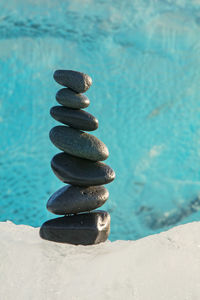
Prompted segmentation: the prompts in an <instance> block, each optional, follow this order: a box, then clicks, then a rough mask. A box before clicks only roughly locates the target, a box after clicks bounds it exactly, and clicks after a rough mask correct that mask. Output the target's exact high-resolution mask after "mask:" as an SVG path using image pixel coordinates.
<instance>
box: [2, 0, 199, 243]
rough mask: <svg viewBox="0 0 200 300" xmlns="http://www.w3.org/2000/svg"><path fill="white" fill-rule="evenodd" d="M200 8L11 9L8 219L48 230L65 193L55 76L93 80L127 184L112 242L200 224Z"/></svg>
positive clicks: (159, 0) (111, 4)
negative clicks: (53, 138) (55, 160)
mask: <svg viewBox="0 0 200 300" xmlns="http://www.w3.org/2000/svg"><path fill="white" fill-rule="evenodd" d="M199 36H200V1H199V0H191V1H186V0H181V1H179V0H175V1H171V0H168V1H167V0H154V1H153V0H152V1H145V0H138V1H136V0H134V1H130V0H123V1H116V0H115V1H114V0H113V1H111V0H110V1H104V0H101V1H97V0H96V1H94V0H84V1H82V0H74V1H60V2H59V1H53V0H46V1H41V0H34V1H33V0H27V1H25V0H15V1H14V0H7V1H5V0H1V2H0V69H1V80H0V86H1V88H0V91H1V92H0V132H1V134H0V145H1V147H0V165H1V169H0V178H1V180H0V187H1V189H0V190H1V198H0V220H1V221H4V220H7V219H9V220H12V221H14V222H15V223H17V224H20V223H23V224H29V225H33V226H40V225H41V223H42V222H43V221H45V220H46V219H48V218H50V217H54V216H53V215H51V214H50V213H48V212H47V210H46V208H45V205H46V202H47V200H48V198H49V196H50V195H51V194H52V193H53V192H55V191H56V190H57V189H58V188H60V187H61V186H63V184H62V183H61V182H59V180H58V179H57V178H56V177H55V176H54V175H53V173H52V172H51V169H50V160H51V157H52V156H53V155H54V154H55V153H57V152H58V151H57V150H56V148H55V147H54V146H53V145H51V143H50V141H49V138H48V132H49V130H50V128H51V127H52V126H54V125H56V121H54V120H53V119H51V118H50V116H49V109H50V107H51V106H53V105H56V101H55V93H56V91H57V90H58V89H59V86H58V85H57V84H56V83H55V82H53V79H52V74H53V72H54V70H55V69H60V68H61V69H74V70H79V71H83V72H85V73H88V74H90V75H91V76H92V78H93V86H92V87H91V89H90V90H89V91H88V92H87V95H88V97H89V98H90V100H91V105H90V106H89V108H88V109H87V111H89V112H90V113H92V114H94V115H95V116H96V117H97V118H98V119H99V123H100V126H99V129H98V130H97V131H95V133H94V134H95V135H96V136H98V137H99V138H100V139H102V140H103V142H104V143H106V144H107V146H108V148H109V150H110V158H109V159H108V160H107V163H108V164H110V165H111V166H112V167H113V169H115V171H116V174H117V177H116V180H115V181H114V182H113V183H112V184H110V185H108V188H109V191H110V199H109V200H108V202H107V204H105V205H104V208H105V209H107V210H108V211H109V212H110V213H111V218H112V227H111V228H112V231H111V235H110V237H111V240H115V239H136V238H140V237H143V236H146V235H148V234H152V233H156V232H160V231H162V230H166V229H168V228H170V227H172V226H174V225H176V224H180V223H186V222H189V221H193V220H199V218H200V212H199V210H200V105H199V103H200V39H199Z"/></svg>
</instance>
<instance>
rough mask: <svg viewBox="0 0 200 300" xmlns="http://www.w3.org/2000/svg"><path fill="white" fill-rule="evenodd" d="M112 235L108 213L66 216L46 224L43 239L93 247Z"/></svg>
mask: <svg viewBox="0 0 200 300" xmlns="http://www.w3.org/2000/svg"><path fill="white" fill-rule="evenodd" d="M109 233H110V215H109V214H108V213H107V212H106V211H94V212H91V213H84V214H78V215H75V216H65V217H61V218H56V219H52V220H49V221H47V222H45V223H44V224H43V225H42V226H41V228H40V236H41V238H43V239H45V240H49V241H53V242H58V243H68V244H74V245H93V244H99V243H101V242H105V241H106V240H107V238H108V235H109Z"/></svg>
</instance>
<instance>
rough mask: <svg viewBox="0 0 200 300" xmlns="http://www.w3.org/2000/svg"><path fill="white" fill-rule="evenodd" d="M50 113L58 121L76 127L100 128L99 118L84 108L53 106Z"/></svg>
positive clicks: (90, 129) (85, 128)
mask: <svg viewBox="0 0 200 300" xmlns="http://www.w3.org/2000/svg"><path fill="white" fill-rule="evenodd" d="M50 114H51V116H52V117H53V118H54V119H55V120H57V121H58V122H61V123H63V124H65V125H68V126H71V127H73V128H76V129H81V130H86V131H93V130H96V129H97V128H98V120H97V119H96V118H95V117H94V116H93V115H91V114H89V113H88V112H86V111H84V110H80V109H72V108H67V107H63V106H53V107H52V108H51V110H50Z"/></svg>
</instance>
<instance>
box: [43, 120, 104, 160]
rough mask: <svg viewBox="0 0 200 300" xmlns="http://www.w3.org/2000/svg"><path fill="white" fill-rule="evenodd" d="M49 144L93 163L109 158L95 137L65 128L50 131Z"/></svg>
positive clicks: (102, 145)
mask: <svg viewBox="0 0 200 300" xmlns="http://www.w3.org/2000/svg"><path fill="white" fill-rule="evenodd" d="M49 138H50V140H51V142H52V143H53V144H54V145H55V146H56V147H57V148H59V149H60V150H62V151H64V152H66V153H68V154H71V155H74V156H77V157H81V158H85V159H90V160H93V161H101V160H105V159H107V158H108V156H109V151H108V148H107V147H106V145H105V144H104V143H103V142H102V141H101V140H99V139H98V138H97V137H96V136H94V135H92V134H90V133H87V132H84V131H80V130H78V129H74V128H71V127H67V126H55V127H53V128H52V129H51V130H50V133H49Z"/></svg>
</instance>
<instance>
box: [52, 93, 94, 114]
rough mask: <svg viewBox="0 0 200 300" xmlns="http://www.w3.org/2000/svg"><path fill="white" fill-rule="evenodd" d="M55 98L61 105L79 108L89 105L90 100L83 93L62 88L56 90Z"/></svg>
mask: <svg viewBox="0 0 200 300" xmlns="http://www.w3.org/2000/svg"><path fill="white" fill-rule="evenodd" d="M56 100H57V101H58V103H60V104H61V105H63V106H66V107H70V108H74V109H80V108H86V107H88V106H89V105H90V100H89V99H88V97H86V96H85V95H83V94H78V93H75V92H74V91H72V90H70V89H67V88H64V89H61V90H59V91H58V92H57V94H56Z"/></svg>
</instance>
